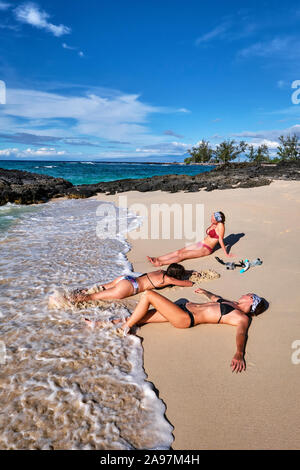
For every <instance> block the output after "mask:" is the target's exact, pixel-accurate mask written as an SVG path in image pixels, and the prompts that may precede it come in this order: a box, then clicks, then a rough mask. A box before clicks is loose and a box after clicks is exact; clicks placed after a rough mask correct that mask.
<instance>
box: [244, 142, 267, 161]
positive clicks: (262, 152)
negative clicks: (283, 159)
mask: <svg viewBox="0 0 300 470" xmlns="http://www.w3.org/2000/svg"><path fill="white" fill-rule="evenodd" d="M248 148H249V153H248V154H246V157H247V158H248V159H249V160H250V162H257V163H261V162H268V161H270V154H269V148H268V146H267V145H266V144H262V145H259V146H258V147H257V149H255V148H254V147H253V145H249V146H248Z"/></svg>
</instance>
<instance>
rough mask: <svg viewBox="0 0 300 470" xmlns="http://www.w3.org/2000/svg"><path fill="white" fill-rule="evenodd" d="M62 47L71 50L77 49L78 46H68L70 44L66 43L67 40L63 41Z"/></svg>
mask: <svg viewBox="0 0 300 470" xmlns="http://www.w3.org/2000/svg"><path fill="white" fill-rule="evenodd" d="M62 47H63V48H64V49H69V50H70V51H75V50H76V49H77V48H76V47H72V46H68V44H66V43H65V42H63V43H62Z"/></svg>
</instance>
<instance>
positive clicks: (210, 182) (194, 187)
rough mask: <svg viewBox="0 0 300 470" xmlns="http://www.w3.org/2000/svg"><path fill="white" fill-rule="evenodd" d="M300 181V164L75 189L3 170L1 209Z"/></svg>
mask: <svg viewBox="0 0 300 470" xmlns="http://www.w3.org/2000/svg"><path fill="white" fill-rule="evenodd" d="M278 179H284V180H299V179H300V162H281V163H278V164H251V163H230V164H227V165H221V166H218V167H216V168H215V169H214V170H212V171H210V172H206V173H199V174H197V175H159V176H153V177H151V178H143V179H124V180H116V181H108V182H99V183H97V184H85V185H80V186H73V185H72V184H71V183H70V182H69V181H66V180H64V179H62V178H53V177H51V176H46V175H40V174H37V173H29V172H26V171H19V170H3V169H0V205H3V204H6V203H7V202H15V203H17V204H32V203H40V202H45V201H47V200H49V199H51V198H53V197H59V196H67V197H69V198H87V197H91V196H94V195H95V194H97V193H106V194H115V193H120V192H124V191H133V190H134V191H140V192H146V191H158V190H161V191H167V192H170V193H175V192H178V191H186V192H197V191H200V190H205V191H213V190H214V189H234V188H253V187H257V186H265V185H268V184H270V183H271V182H272V181H273V180H278Z"/></svg>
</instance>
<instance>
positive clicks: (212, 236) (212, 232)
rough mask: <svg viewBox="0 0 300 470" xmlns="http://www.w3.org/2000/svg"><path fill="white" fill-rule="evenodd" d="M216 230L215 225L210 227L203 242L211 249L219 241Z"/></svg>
mask: <svg viewBox="0 0 300 470" xmlns="http://www.w3.org/2000/svg"><path fill="white" fill-rule="evenodd" d="M216 229H217V224H212V225H210V227H208V228H207V229H206V237H205V238H204V240H203V242H204V243H205V244H206V245H208V246H210V247H211V248H214V247H215V246H216V244H217V243H218V241H219V235H218V233H217V231H216Z"/></svg>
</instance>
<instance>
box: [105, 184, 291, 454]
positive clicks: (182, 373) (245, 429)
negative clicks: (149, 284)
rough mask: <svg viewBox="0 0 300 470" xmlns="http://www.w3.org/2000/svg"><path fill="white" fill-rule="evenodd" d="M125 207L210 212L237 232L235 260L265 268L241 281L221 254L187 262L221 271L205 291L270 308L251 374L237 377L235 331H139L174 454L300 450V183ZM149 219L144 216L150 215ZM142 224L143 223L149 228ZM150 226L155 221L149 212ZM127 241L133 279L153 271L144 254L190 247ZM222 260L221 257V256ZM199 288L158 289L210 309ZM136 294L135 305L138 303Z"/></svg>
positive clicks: (255, 338)
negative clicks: (296, 349)
mask: <svg viewBox="0 0 300 470" xmlns="http://www.w3.org/2000/svg"><path fill="white" fill-rule="evenodd" d="M119 196H120V195H118V194H115V195H103V194H98V195H97V197H96V198H97V199H99V201H104V202H108V201H109V202H114V204H116V205H118V203H119V200H118V198H119ZM121 196H123V197H124V196H126V198H127V202H128V207H129V209H130V208H137V207H138V206H137V204H139V205H140V206H144V207H146V208H148V209H149V214H150V206H151V205H152V204H161V203H164V204H169V205H172V204H181V205H184V204H192V205H193V206H194V205H196V204H198V203H201V204H204V213H205V224H206V225H205V227H206V226H208V224H209V220H210V214H211V213H212V212H213V211H215V210H222V211H223V212H224V213H225V215H226V216H227V222H226V234H225V237H226V236H228V235H232V234H234V235H240V236H239V237H238V239H239V241H238V242H237V243H236V244H235V245H234V246H233V247H232V252H233V253H234V254H235V257H234V258H232V259H230V261H232V260H234V261H238V260H240V259H245V258H246V257H247V258H249V259H250V260H251V259H255V258H257V257H260V258H261V259H262V260H263V265H262V266H258V267H255V268H251V269H250V270H249V271H248V272H246V273H244V274H240V272H239V270H238V269H236V270H235V271H226V269H224V268H223V267H222V266H221V265H220V264H218V263H217V262H216V260H215V258H214V256H215V254H213V255H211V256H208V257H205V258H202V259H196V260H188V261H184V262H182V264H183V265H184V266H185V268H186V269H193V270H198V271H200V270H203V269H204V270H205V269H213V270H215V271H217V272H218V273H220V274H221V277H220V278H219V279H217V280H214V281H209V282H205V283H203V284H202V287H203V288H204V289H207V290H209V291H212V292H214V293H216V294H220V295H222V296H224V297H227V298H230V299H232V300H236V299H237V298H238V297H239V296H240V295H242V294H244V293H247V292H249V291H252V292H257V293H258V294H260V295H262V296H263V297H265V298H266V299H267V301H268V302H269V303H270V306H269V309H268V310H267V312H265V313H264V314H263V315H261V316H260V317H257V318H254V320H253V322H252V325H251V327H250V330H249V339H248V342H247V349H246V356H245V358H246V363H247V370H246V372H243V373H241V374H232V372H231V369H230V361H231V359H232V356H233V354H234V353H235V328H234V327H231V328H228V327H227V326H224V325H198V326H197V327H195V328H192V329H187V330H179V329H176V328H173V327H172V326H171V325H170V324H168V323H164V324H151V325H146V326H143V327H142V328H140V329H139V330H138V332H137V334H138V336H140V337H141V338H142V344H143V349H144V368H145V371H146V374H147V376H148V380H149V381H150V382H152V383H153V384H154V386H155V387H156V389H157V390H158V394H159V398H161V399H162V400H163V402H164V403H165V405H166V417H167V419H168V420H169V422H170V423H171V424H172V425H173V426H174V432H173V434H174V443H173V446H172V448H173V449H174V450H179V449H180V450H191V449H199V450H202V449H203V450H204V449H299V441H298V439H297V436H296V432H295V430H296V429H297V428H298V427H299V423H300V412H299V410H298V408H297V406H296V404H297V397H298V392H297V390H298V389H299V386H300V376H299V367H300V365H299V366H297V365H295V364H293V362H292V360H291V356H292V353H293V350H292V343H293V341H295V340H297V339H299V338H298V336H299V333H297V332H299V331H300V319H299V315H298V305H299V301H300V294H299V290H298V288H297V286H298V285H299V280H300V276H299V255H297V253H298V251H297V250H298V237H299V230H300V221H299V215H298V214H299V213H300V211H299V208H300V207H299V206H300V184H299V182H297V181H274V182H272V184H271V185H269V186H262V187H258V188H254V189H253V188H251V189H250V188H243V189H234V190H232V189H228V190H222V191H221V192H220V190H215V191H213V192H206V191H199V192H197V193H184V192H178V193H176V194H170V193H166V192H161V191H155V192H151V194H149V193H140V192H137V191H130V192H125V193H122V195H121ZM145 220H147V218H145ZM144 223H145V221H144ZM148 224H149V215H148ZM139 230H140V229H137V230H134V231H133V232H131V233H129V234H128V236H127V241H128V243H129V244H130V245H131V250H130V251H129V253H128V254H127V258H128V260H129V261H130V263H131V264H132V266H133V270H134V271H136V272H145V271H148V272H149V271H152V270H155V268H154V267H153V266H152V265H151V264H149V263H148V262H147V260H146V255H151V256H157V255H160V254H164V253H166V252H170V251H172V250H173V249H177V248H181V247H182V246H184V244H185V241H184V240H178V239H177V240H176V239H165V240H164V239H155V240H151V239H148V240H147V239H139V238H138V231H139ZM216 255H217V256H220V257H221V258H222V259H224V253H222V251H221V250H220V249H219V250H217V251H216ZM194 290H195V289H193V288H172V289H166V290H165V291H163V292H161V291H160V293H162V294H163V295H165V296H167V297H168V298H169V299H171V300H175V299H178V298H180V297H186V298H188V299H189V300H191V301H195V302H205V301H206V300H207V299H206V298H205V297H203V296H199V295H197V294H196V293H195V292H194ZM138 298H139V295H137V296H135V297H133V298H132V300H133V301H137V300H138Z"/></svg>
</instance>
